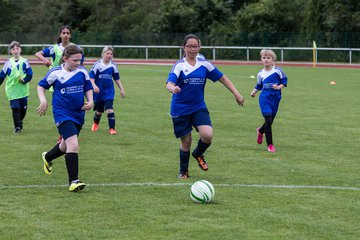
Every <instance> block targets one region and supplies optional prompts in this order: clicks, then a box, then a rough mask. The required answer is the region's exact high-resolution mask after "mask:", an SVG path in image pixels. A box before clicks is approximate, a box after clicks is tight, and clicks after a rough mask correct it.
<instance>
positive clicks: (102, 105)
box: [94, 100, 114, 113]
mask: <svg viewBox="0 0 360 240" xmlns="http://www.w3.org/2000/svg"><path fill="white" fill-rule="evenodd" d="M113 105H114V100H106V101H104V102H95V104H94V111H97V112H101V113H103V112H104V111H106V110H107V109H114V106H113Z"/></svg>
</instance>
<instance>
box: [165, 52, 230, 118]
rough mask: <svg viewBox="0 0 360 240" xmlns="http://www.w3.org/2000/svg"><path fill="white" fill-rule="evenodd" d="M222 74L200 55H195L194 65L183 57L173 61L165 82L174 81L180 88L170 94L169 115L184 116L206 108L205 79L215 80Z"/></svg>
mask: <svg viewBox="0 0 360 240" xmlns="http://www.w3.org/2000/svg"><path fill="white" fill-rule="evenodd" d="M222 76H223V73H221V72H220V71H219V70H218V69H217V68H216V67H215V66H214V65H213V64H211V63H210V62H209V61H207V60H206V59H204V58H202V57H197V61H196V64H195V66H192V65H190V64H189V63H188V62H186V61H185V58H183V59H181V60H180V61H178V62H177V63H175V65H174V66H173V68H172V69H171V72H170V73H169V77H168V79H167V81H166V83H168V82H172V83H174V84H175V85H176V86H179V87H180V88H181V91H180V92H179V93H177V94H173V96H172V101H171V111H170V114H171V116H173V117H177V116H185V115H189V114H192V113H194V112H196V111H197V110H199V109H201V108H206V104H205V101H204V90H205V84H206V79H210V80H211V81H213V82H216V81H218V80H219V79H220V78H221V77H222Z"/></svg>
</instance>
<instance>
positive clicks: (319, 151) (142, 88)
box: [0, 65, 360, 240]
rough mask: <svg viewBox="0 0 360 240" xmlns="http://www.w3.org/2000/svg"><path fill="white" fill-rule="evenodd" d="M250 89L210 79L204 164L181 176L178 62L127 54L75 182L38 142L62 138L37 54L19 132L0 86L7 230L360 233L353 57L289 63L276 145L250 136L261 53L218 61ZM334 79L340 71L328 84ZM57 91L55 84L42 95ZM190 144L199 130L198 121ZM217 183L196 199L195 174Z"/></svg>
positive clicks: (149, 234) (40, 233)
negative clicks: (173, 104)
mask: <svg viewBox="0 0 360 240" xmlns="http://www.w3.org/2000/svg"><path fill="white" fill-rule="evenodd" d="M218 67H219V68H220V70H221V71H223V72H224V73H225V74H226V75H227V76H229V77H230V79H231V80H232V81H233V83H234V84H235V85H236V86H237V88H238V89H239V91H240V92H241V93H242V94H243V95H244V96H245V98H246V99H245V105H244V107H243V108H241V107H239V106H238V105H237V104H236V102H235V100H234V98H233V96H232V94H231V93H230V92H228V91H227V90H226V89H225V87H224V86H222V84H220V83H216V84H213V83H212V82H208V84H207V87H206V102H207V105H208V108H209V110H210V113H211V118H212V121H213V126H214V139H213V143H212V145H211V147H210V148H209V150H208V151H207V154H206V157H207V161H208V164H209V171H208V172H202V171H201V170H200V169H199V168H198V166H197V164H196V163H195V160H193V159H191V162H190V169H189V171H190V176H191V178H190V179H189V180H179V179H177V174H178V149H179V140H177V139H175V137H174V136H173V133H172V131H173V130H172V123H171V119H170V117H169V116H168V112H169V104H170V98H171V94H169V93H168V92H167V91H166V90H165V80H166V78H167V75H168V72H169V71H170V69H171V66H135V65H119V70H120V73H121V78H122V81H123V85H124V87H125V90H126V94H127V96H126V98H125V99H124V100H120V97H119V94H118V96H117V99H116V100H115V106H114V108H115V113H116V120H117V129H118V131H119V134H118V135H116V136H110V135H109V134H108V132H107V120H106V118H103V119H102V122H101V125H100V130H99V131H98V132H96V133H92V132H91V131H90V127H91V124H92V116H93V112H88V113H87V116H86V123H85V125H84V127H83V130H82V132H81V135H80V150H79V158H80V179H81V180H82V181H84V182H85V183H87V187H86V188H85V189H84V191H82V192H80V193H70V192H68V188H67V185H66V184H67V174H66V169H65V163H64V160H63V158H61V159H60V158H59V159H57V160H55V161H54V167H53V174H52V175H50V176H48V175H45V173H44V172H43V169H42V167H43V166H42V160H41V153H42V152H43V151H47V150H49V149H50V148H51V147H52V146H53V145H54V144H55V141H56V139H57V136H58V134H57V130H56V128H55V125H54V123H53V119H52V114H51V112H50V111H49V113H48V114H47V115H46V116H45V117H38V116H37V115H36V112H35V109H36V107H37V105H38V103H39V101H38V98H37V94H36V85H37V82H38V80H39V79H40V78H41V77H42V76H43V75H44V74H45V68H44V67H43V66H33V70H34V73H35V75H34V78H33V81H32V82H31V93H30V97H29V108H28V113H27V116H26V118H25V124H24V130H23V133H21V134H19V135H14V134H13V133H12V128H13V125H12V118H11V111H10V108H9V103H8V101H7V99H6V97H5V94H4V84H3V85H2V86H1V89H0V103H1V104H0V114H1V128H0V152H1V160H0V168H1V178H0V199H1V202H0V216H1V218H0V232H1V235H0V239H186V240H187V239H207V240H208V239H231V240H234V239H324V240H325V239H326V240H328V239H359V237H360V225H359V222H360V174H359V172H360V171H359V170H360V168H359V166H360V162H359V144H360V137H359V136H360V128H359V116H360V108H359V106H360V98H359V88H360V81H359V70H358V69H336V68H333V69H332V68H304V67H284V68H283V69H284V70H285V72H286V73H287V75H288V78H289V83H288V87H287V88H286V89H285V90H284V91H283V100H282V102H281V104H280V110H279V113H278V116H277V119H276V120H275V122H274V125H273V137H274V144H275V146H276V148H277V152H276V153H275V154H272V153H269V152H267V150H266V146H265V144H263V145H258V144H257V143H256V131H255V129H256V127H258V126H259V125H260V124H261V123H262V121H263V118H262V116H261V114H260V111H259V107H258V100H257V99H258V98H257V97H256V98H251V97H250V92H251V90H252V89H253V86H254V84H255V79H252V78H250V76H251V75H256V73H257V71H258V70H259V69H260V68H261V66H218ZM330 81H336V83H337V84H336V85H330V84H329V82H330ZM50 99H51V97H50V95H48V100H49V101H50ZM193 140H194V144H193V147H194V146H195V143H196V142H197V140H198V136H197V135H196V134H194V138H193ZM200 179H206V180H208V181H210V182H211V183H213V185H214V187H215V190H216V198H215V201H214V202H212V203H211V204H206V205H200V204H195V203H193V202H192V201H191V199H190V197H189V190H190V185H191V184H192V183H193V182H194V181H196V180H200Z"/></svg>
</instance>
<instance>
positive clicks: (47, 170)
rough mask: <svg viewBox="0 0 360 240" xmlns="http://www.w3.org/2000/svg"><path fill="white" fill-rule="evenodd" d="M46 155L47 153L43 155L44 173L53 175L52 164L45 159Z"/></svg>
mask: <svg viewBox="0 0 360 240" xmlns="http://www.w3.org/2000/svg"><path fill="white" fill-rule="evenodd" d="M45 155H46V152H43V153H42V154H41V156H42V160H43V162H44V172H45V173H46V174H51V173H52V162H48V161H47V160H46V158H45Z"/></svg>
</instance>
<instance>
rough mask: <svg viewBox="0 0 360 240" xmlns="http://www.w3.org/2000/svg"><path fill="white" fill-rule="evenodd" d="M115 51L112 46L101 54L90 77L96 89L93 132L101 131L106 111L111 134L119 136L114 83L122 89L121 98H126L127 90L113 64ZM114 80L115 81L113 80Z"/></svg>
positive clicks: (105, 48)
mask: <svg viewBox="0 0 360 240" xmlns="http://www.w3.org/2000/svg"><path fill="white" fill-rule="evenodd" d="M113 52H114V49H113V48H112V47H110V46H106V47H104V49H103V50H102V53H101V57H102V58H101V59H100V60H99V61H97V62H96V63H95V64H94V65H93V66H92V68H91V70H90V72H89V75H90V81H91V83H92V84H93V88H94V102H95V106H94V111H95V113H94V123H93V125H92V127H91V131H93V132H96V131H97V130H98V129H99V123H100V119H101V116H102V114H103V112H104V110H105V111H106V114H107V119H108V125H109V133H110V134H111V135H114V134H117V131H116V129H115V113H114V108H113V104H114V97H115V89H114V82H113V81H115V83H116V85H117V86H118V87H119V89H120V96H121V98H124V97H125V90H124V87H123V85H122V83H121V81H120V74H119V70H118V68H117V66H116V64H115V63H114V62H112V61H111V60H112V58H113ZM113 79H114V80H113Z"/></svg>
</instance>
